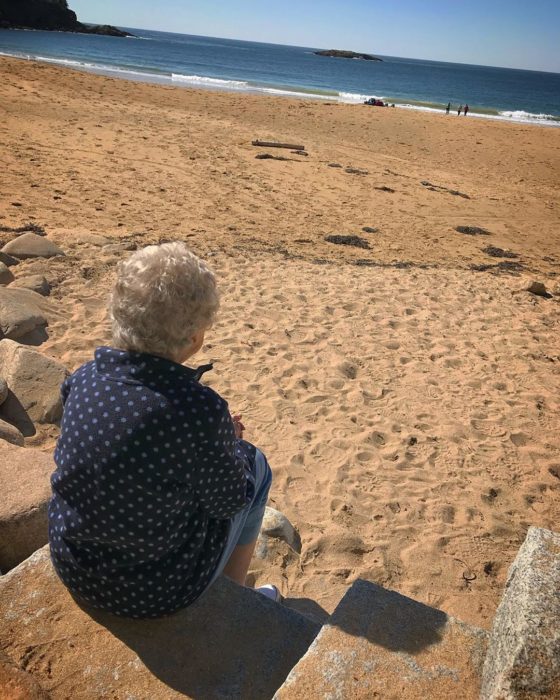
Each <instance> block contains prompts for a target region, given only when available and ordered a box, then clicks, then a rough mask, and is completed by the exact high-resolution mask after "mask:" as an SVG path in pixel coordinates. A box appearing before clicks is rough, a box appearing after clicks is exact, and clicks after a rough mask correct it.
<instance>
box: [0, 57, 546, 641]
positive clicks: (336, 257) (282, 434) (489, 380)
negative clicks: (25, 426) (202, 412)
mask: <svg viewBox="0 0 560 700" xmlns="http://www.w3.org/2000/svg"><path fill="white" fill-rule="evenodd" d="M0 109H1V110H2V120H1V122H0V143H1V153H2V165H3V167H2V169H1V171H0V191H1V192H2V199H1V203H0V226H11V227H14V226H19V225H22V224H24V223H26V222H34V223H36V224H39V225H41V226H43V227H44V228H45V231H46V232H47V234H48V236H49V238H51V239H52V240H54V241H55V242H56V243H57V244H58V245H60V246H61V247H62V248H63V249H64V250H65V251H66V252H67V256H66V257H65V258H56V259H52V260H49V261H45V260H35V261H26V262H23V263H21V264H20V266H18V268H15V271H16V274H17V276H23V275H24V274H25V275H27V274H45V275H46V277H47V278H48V279H49V281H50V282H51V283H52V284H53V292H52V295H51V307H52V308H51V318H50V326H49V339H48V340H47V341H46V342H45V343H44V344H43V345H42V346H41V351H43V352H45V353H47V354H49V355H51V356H53V357H55V358H57V359H59V360H61V361H62V362H64V363H65V364H66V366H67V367H68V368H69V369H71V370H73V369H75V368H76V367H77V366H79V365H80V364H81V363H82V362H84V361H86V360H88V359H90V358H91V354H92V350H93V348H94V347H95V346H96V345H99V344H108V343H109V342H110V335H109V328H108V324H107V318H106V311H105V302H106V296H107V293H108V291H109V289H110V285H111V282H112V280H113V276H114V271H115V265H116V263H117V262H118V260H120V259H121V258H122V257H123V256H124V255H128V254H129V253H128V252H126V251H125V250H110V249H109V250H107V249H104V248H103V247H102V244H104V243H111V244H114V243H119V242H120V243H123V244H124V245H123V247H133V246H134V245H137V246H141V245H144V244H147V243H153V242H157V241H163V240H176V239H178V240H184V241H186V242H187V243H188V244H189V245H190V246H191V247H192V249H193V250H194V251H195V252H197V253H198V254H200V255H201V256H203V257H205V258H206V259H207V260H208V262H209V263H210V264H211V266H212V267H213V269H214V270H215V271H216V273H217V274H218V276H219V279H220V284H221V289H222V294H223V303H222V311H221V314H220V317H219V320H218V322H217V324H216V326H215V327H214V329H212V331H211V332H210V333H209V334H208V335H207V343H206V345H205V346H204V348H203V350H202V351H201V353H200V355H199V362H200V364H202V363H203V362H206V361H214V362H215V369H214V371H213V372H212V373H210V374H209V375H206V376H207V377H208V382H209V383H210V384H211V385H212V386H213V387H214V388H215V389H217V390H218V391H219V392H220V393H221V394H222V395H224V396H225V397H226V398H227V399H228V401H229V402H230V405H231V407H232V409H233V410H234V411H235V412H240V413H242V414H243V422H244V423H245V425H246V426H247V434H246V437H247V438H248V439H250V440H252V441H254V442H255V443H256V444H258V445H259V446H261V447H262V448H263V449H264V450H265V452H266V453H267V455H268V456H269V459H270V462H271V465H272V467H273V472H274V484H273V488H272V493H271V505H273V506H274V507H276V508H278V509H280V510H282V511H283V512H284V513H285V514H286V515H287V516H288V517H289V518H290V519H291V521H292V522H293V523H294V524H295V525H296V526H297V527H298V529H299V531H300V533H301V537H302V541H303V552H302V556H301V559H300V561H299V562H297V563H290V562H282V561H277V562H275V564H274V565H273V566H272V567H271V570H270V572H268V574H267V576H266V580H268V581H271V582H273V583H276V584H278V585H279V586H280V587H281V589H282V591H283V593H284V594H286V595H288V596H290V597H291V598H293V599H304V598H305V599H311V600H313V601H315V602H316V603H317V604H318V605H320V606H321V607H322V608H323V609H324V610H326V611H328V612H330V611H332V609H333V608H334V607H335V605H336V603H337V602H338V600H339V599H340V597H341V596H342V595H343V594H344V592H345V590H346V589H347V587H348V586H349V585H350V584H351V582H352V581H354V580H355V579H356V578H360V577H361V578H365V579H368V580H372V581H375V582H377V583H380V584H381V585H384V586H386V587H389V588H393V589H395V590H398V591H400V592H402V593H404V594H407V595H411V596H413V597H415V598H417V599H419V600H421V601H423V602H426V603H428V604H430V605H434V606H437V607H440V608H442V609H443V610H445V611H446V612H448V613H450V614H452V615H454V616H456V617H459V618H461V619H463V620H465V621H467V622H471V623H474V624H477V625H480V626H482V627H486V628H487V627H489V626H490V624H491V620H492V617H493V614H494V612H495V609H496V606H497V603H498V601H499V599H500V596H501V592H502V589H503V585H504V581H505V577H506V572H507V568H508V566H509V564H510V563H511V561H512V560H513V558H514V556H515V554H516V551H517V549H518V547H519V545H520V544H521V542H522V541H523V538H524V535H525V532H526V529H527V527H528V526H529V525H531V524H533V525H538V526H543V527H548V528H552V529H558V525H557V523H558V522H559V519H560V451H559V448H558V443H557V436H558V434H559V428H560V418H559V415H560V413H559V408H560V398H559V397H560V371H559V370H560V346H559V343H558V330H559V325H560V323H559V322H560V305H559V303H558V299H559V298H560V297H559V295H558V294H555V295H554V296H553V297H552V298H550V299H543V298H540V297H536V296H533V295H531V294H529V293H527V292H516V291H515V290H516V289H518V288H519V287H520V285H521V282H522V280H523V279H524V278H526V277H532V278H534V279H538V280H540V281H543V282H544V283H545V284H546V285H547V287H548V288H549V289H550V290H551V291H553V292H554V291H558V292H560V289H557V285H558V282H557V275H558V272H559V271H560V229H559V226H558V223H559V198H558V183H559V179H560V178H559V175H560V130H559V129H550V128H539V127H534V126H525V125H515V124H505V123H499V122H492V121H484V120H481V119H476V118H471V117H468V118H464V117H460V118H457V117H456V116H454V115H449V116H448V117H446V116H445V115H444V114H441V115H431V114H421V113H414V112H408V111H405V110H400V109H379V108H372V107H365V106H362V105H356V106H350V105H339V104H322V103H315V102H312V101H305V102H304V101H300V100H290V99H285V98H274V97H265V96H253V95H239V94H228V93H217V92H205V91H195V90H187V89H183V88H172V87H162V86H153V85H144V84H140V83H133V82H126V81H120V80H115V79H111V78H106V77H102V76H94V75H89V74H85V73H79V72H74V71H71V70H68V69H62V68H57V67H53V66H46V65H41V64H38V63H33V62H27V61H18V60H13V59H7V58H3V59H0ZM255 138H261V139H273V140H283V141H286V140H287V141H290V142H294V143H298V142H300V143H302V144H304V145H305V148H306V151H307V153H308V155H307V156H302V155H297V154H292V153H290V152H289V151H280V150H278V151H274V150H273V149H266V148H256V147H254V146H252V145H251V141H252V140H253V139H255ZM263 152H268V153H270V154H273V155H276V156H279V155H282V156H283V157H285V158H288V160H283V161H278V160H257V159H255V156H256V155H257V154H258V153H263ZM333 164H338V165H340V166H342V167H331V166H332V165H333ZM347 168H351V169H354V170H359V171H362V172H358V173H356V172H347V171H346V169H347ZM422 183H428V184H422ZM434 186H436V187H434ZM461 225H462V226H478V227H482V228H484V229H486V230H487V231H488V232H489V233H488V234H487V235H466V234H461V233H458V232H457V231H456V230H455V227H456V226H461ZM363 227H369V228H373V229H378V230H377V231H376V232H364V231H363V230H362V229H363ZM10 235H11V234H9V233H0V238H1V237H2V236H3V237H4V238H1V239H2V240H7V239H8V238H9V237H10ZM330 235H346V236H348V235H354V236H359V237H360V238H361V239H363V241H365V244H364V245H365V246H367V247H354V246H348V245H339V244H335V243H332V242H328V241H326V240H325V237H327V236H330ZM488 246H493V247H494V248H501V249H504V250H507V251H511V252H513V253H515V254H516V255H517V256H518V257H516V258H496V257H492V256H490V255H488V253H486V252H484V249H486V248H487V247H488ZM500 262H509V263H515V264H517V265H518V266H519V267H518V269H517V270H516V269H515V268H516V265H515V264H514V265H513V268H512V269H509V270H508V269H503V268H496V267H492V268H490V269H483V270H480V267H481V266H482V267H483V268H484V266H488V265H493V266H495V265H498V264H499V263H500ZM477 267H478V268H479V269H476V268H477ZM473 268H474V269H473ZM55 438H56V428H54V427H51V428H41V429H40V430H39V432H38V435H37V436H35V437H34V438H30V439H29V440H27V444H29V445H36V446H39V447H42V448H44V449H45V450H48V449H52V445H53V442H54V439H55ZM264 580H265V577H263V576H259V577H258V578H257V581H258V582H264Z"/></svg>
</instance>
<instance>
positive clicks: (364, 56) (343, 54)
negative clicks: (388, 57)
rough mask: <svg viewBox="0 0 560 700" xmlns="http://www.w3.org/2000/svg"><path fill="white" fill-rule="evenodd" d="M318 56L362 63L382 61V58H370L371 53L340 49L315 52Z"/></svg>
mask: <svg viewBox="0 0 560 700" xmlns="http://www.w3.org/2000/svg"><path fill="white" fill-rule="evenodd" d="M313 53H314V54H316V55H317V56H331V57H332V58H358V59H360V60H361V61H382V60H383V59H382V58H377V56H370V54H369V53H356V52H355V51H339V50H338V49H327V50H325V51H314V52H313Z"/></svg>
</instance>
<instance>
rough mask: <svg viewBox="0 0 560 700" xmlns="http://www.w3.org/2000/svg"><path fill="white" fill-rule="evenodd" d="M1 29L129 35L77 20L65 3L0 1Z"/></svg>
mask: <svg viewBox="0 0 560 700" xmlns="http://www.w3.org/2000/svg"><path fill="white" fill-rule="evenodd" d="M0 29H46V30H51V31H62V32H80V33H82V34H102V35H104V36H119V37H124V36H132V35H131V34H129V33H128V32H123V31H122V30H121V29H117V28H116V27H112V26H110V25H107V24H105V25H102V26H93V25H88V24H82V22H79V21H78V18H77V16H76V13H75V12H73V11H72V10H70V9H69V7H68V3H67V2H66V0H0Z"/></svg>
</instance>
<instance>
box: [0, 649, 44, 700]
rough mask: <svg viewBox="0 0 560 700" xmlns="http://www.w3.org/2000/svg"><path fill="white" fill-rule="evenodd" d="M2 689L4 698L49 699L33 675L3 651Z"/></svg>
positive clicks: (0, 662) (1, 659)
mask: <svg viewBox="0 0 560 700" xmlns="http://www.w3.org/2000/svg"><path fill="white" fill-rule="evenodd" d="M0 690H1V692H2V696H1V697H2V700H49V696H48V695H47V693H45V691H44V690H43V689H42V688H41V687H40V686H39V684H38V683H37V682H36V681H35V679H34V678H33V676H31V674H30V673H26V672H25V671H24V670H23V669H21V668H20V667H19V666H18V665H17V664H15V663H14V662H13V661H12V660H11V659H10V657H9V656H8V655H7V654H4V653H3V652H0Z"/></svg>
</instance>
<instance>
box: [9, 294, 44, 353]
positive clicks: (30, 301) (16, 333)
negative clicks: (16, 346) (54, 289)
mask: <svg viewBox="0 0 560 700" xmlns="http://www.w3.org/2000/svg"><path fill="white" fill-rule="evenodd" d="M43 301H44V300H43V298H42V297H41V295H40V294H36V293H35V292H33V291H31V290H29V289H13V288H12V287H9V288H6V287H0V339H2V338H10V339H11V340H17V339H18V338H21V337H23V336H25V335H27V334H28V333H31V332H32V331H34V330H35V329H36V328H44V327H45V326H47V325H48V321H47V318H46V316H45V309H44V304H43Z"/></svg>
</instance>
